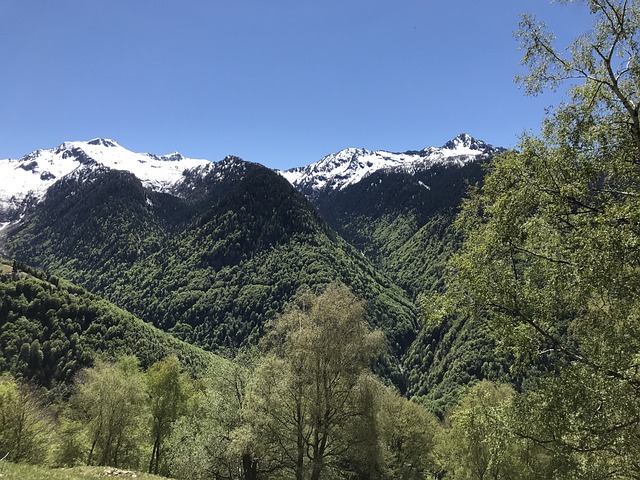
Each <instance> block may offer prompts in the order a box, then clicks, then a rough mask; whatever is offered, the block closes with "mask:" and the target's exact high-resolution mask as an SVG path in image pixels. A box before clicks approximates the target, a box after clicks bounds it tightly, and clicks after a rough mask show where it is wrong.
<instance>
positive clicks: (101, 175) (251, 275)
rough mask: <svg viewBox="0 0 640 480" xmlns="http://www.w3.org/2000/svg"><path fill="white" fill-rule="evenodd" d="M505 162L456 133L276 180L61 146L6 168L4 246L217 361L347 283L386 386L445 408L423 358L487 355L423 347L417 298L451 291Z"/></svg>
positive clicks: (429, 337) (95, 147)
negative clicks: (296, 301)
mask: <svg viewBox="0 0 640 480" xmlns="http://www.w3.org/2000/svg"><path fill="white" fill-rule="evenodd" d="M501 151H503V149H501V148H498V147H494V146H491V145H489V144H487V143H485V142H482V141H479V140H476V139H473V138H472V137H470V136H469V135H466V134H462V135H459V136H458V137H456V138H454V139H453V140H451V141H450V142H447V143H446V144H445V145H444V146H442V147H438V148H435V147H429V148H424V149H422V150H418V151H407V152H404V153H392V152H384V151H369V150H365V149H347V150H343V151H341V152H338V153H335V154H332V155H328V156H326V157H324V158H323V159H321V160H319V161H318V162H317V163H314V164H312V165H309V166H307V167H301V168H295V169H291V170H288V171H284V172H282V171H280V172H277V171H274V170H271V169H268V168H266V167H264V166H262V165H259V164H255V163H251V162H246V161H244V160H242V159H239V158H237V157H227V158H225V159H224V160H221V161H218V162H211V161H208V160H202V159H188V158H184V157H183V156H181V155H180V154H178V153H173V154H170V155H163V156H157V155H153V154H148V153H133V152H130V151H129V150H127V149H125V148H124V147H122V146H120V145H119V144H118V143H116V142H115V141H113V140H106V139H94V140H91V141H88V142H67V143H64V144H62V145H60V146H59V147H56V148H53V149H50V150H38V151H35V152H33V153H30V154H28V155H26V156H25V157H23V158H21V159H18V160H0V178H1V179H2V180H0V247H1V248H2V249H3V251H4V252H5V254H6V255H7V256H9V257H11V258H14V259H17V260H18V261H20V262H24V263H26V264H29V265H32V266H35V267H38V268H42V269H44V270H45V271H46V272H47V273H48V274H53V275H57V276H60V277H63V278H67V279H69V280H71V281H73V282H75V283H77V284H79V285H81V286H82V287H84V288H86V289H88V290H89V291H91V292H93V293H96V294H100V295H102V296H104V297H106V298H107V299H108V300H109V301H111V302H113V303H114V304H116V305H117V306H119V307H121V308H124V309H126V310H128V311H130V312H131V313H133V314H134V315H136V316H138V317H139V318H141V319H143V320H146V321H147V322H149V323H152V324H153V325H155V326H157V327H159V328H161V329H162V330H165V331H168V332H170V333H172V334H173V335H174V336H176V337H178V338H180V339H182V340H186V341H188V342H190V343H192V344H195V345H198V346H201V347H204V348H206V349H209V350H214V351H215V350H218V349H220V348H231V349H235V348H239V347H241V346H243V345H247V344H251V343H256V342H257V340H258V339H259V338H260V337H261V336H262V334H263V333H264V329H265V326H266V324H267V323H268V322H269V321H270V320H272V319H273V318H275V317H276V316H277V315H278V314H279V313H281V312H282V311H283V309H284V307H285V305H286V303H287V302H289V301H290V300H292V299H293V298H294V297H295V296H296V295H297V293H298V292H299V291H300V290H301V289H308V288H310V289H315V290H318V289H321V288H323V286H325V285H327V284H328V283H331V282H336V281H337V282H341V283H344V284H346V285H348V286H349V287H350V288H351V289H352V290H353V291H354V293H356V295H358V296H360V297H361V298H363V299H364V300H365V301H366V305H367V312H368V315H369V320H370V322H371V324H372V326H374V327H377V328H381V329H382V330H383V331H385V333H386V335H387V339H388V344H389V348H388V351H387V354H386V355H385V357H384V359H383V360H382V361H381V362H380V364H379V365H378V371H379V372H380V373H381V374H383V375H385V376H387V377H388V378H390V379H391V380H393V381H394V383H396V384H397V385H398V386H400V387H401V388H403V389H406V390H407V391H408V392H409V393H413V394H416V393H417V394H420V395H423V394H425V392H427V391H428V392H430V393H433V392H436V394H437V391H438V390H437V389H438V388H440V387H439V383H438V379H437V378H439V377H436V376H434V375H431V376H429V372H428V369H429V368H430V365H431V364H432V363H433V362H427V361H423V360H421V358H422V357H421V355H422V354H421V352H422V351H423V350H424V349H423V348H422V347H419V345H423V346H424V345H428V346H429V348H431V349H432V350H433V349H435V350H434V351H433V352H432V354H435V355H438V358H439V359H440V361H439V362H437V364H438V365H439V368H442V365H443V364H445V365H446V364H447V360H446V359H447V355H448V352H458V353H459V352H460V349H461V348H462V349H463V350H464V348H465V347H464V346H463V347H461V346H460V345H459V344H457V343H456V342H457V340H456V339H458V338H464V339H465V340H464V341H465V342H467V341H468V339H469V338H470V337H471V338H475V339H476V340H478V339H480V340H479V341H480V343H482V344H483V345H486V342H485V341H484V340H483V338H484V337H483V332H482V331H479V330H477V329H474V330H473V331H471V332H470V331H468V330H465V329H463V328H458V327H459V326H458V327H456V328H453V329H447V330H446V331H442V330H438V331H437V332H435V333H434V332H432V331H429V332H425V331H424V329H423V327H422V326H421V322H420V308H419V298H420V296H421V295H422V294H425V293H428V292H429V291H432V290H437V289H439V288H442V269H443V266H444V263H445V262H446V259H447V258H448V256H449V255H450V254H451V253H452V252H453V251H454V250H455V248H456V245H457V236H456V234H455V231H454V230H453V229H452V226H451V225H452V222H453V219H454V218H455V215H456V212H457V209H458V207H459V205H460V202H461V200H462V198H463V197H464V195H465V192H466V188H467V185H468V184H469V183H476V182H481V181H482V176H483V167H482V166H483V165H484V164H485V163H487V162H489V161H490V159H491V158H492V157H493V156H494V155H496V154H498V153H500V152H501ZM436 334H437V335H439V336H442V335H445V334H446V335H447V337H446V338H447V342H444V343H442V345H441V346H438V345H439V344H438V343H437V342H436V343H434V338H435V337H434V335H436ZM416 339H418V340H419V342H420V343H419V345H418V344H416V343H415V342H416ZM483 342H484V343H483ZM477 343H478V342H477V341H476V342H475V343H472V344H474V345H476V346H475V347H473V348H474V352H476V353H473V354H470V357H469V358H470V360H469V361H467V360H465V361H462V362H461V363H460V362H458V366H457V369H458V370H459V371H462V372H466V373H465V375H467V377H464V378H465V379H464V380H463V381H460V383H465V382H468V381H471V379H473V378H479V377H482V375H484V374H483V373H482V372H481V371H480V370H479V369H478V368H477V366H476V365H477V362H478V361H479V360H478V358H480V357H482V355H485V356H486V355H491V349H490V348H489V349H488V350H483V349H479V348H477ZM440 349H445V350H440ZM434 352H435V353H434ZM478 352H482V353H478ZM487 352H489V353H487ZM458 353H457V354H458ZM478 355H480V357H478ZM465 358H466V357H465ZM483 358H484V357H482V358H480V360H482V359H483ZM485 360H486V359H485ZM443 362H444V363H443ZM458 370H457V371H458ZM446 388H447V389H449V390H450V389H451V388H452V387H451V386H450V385H448V386H447V387H446ZM447 391H448V390H447Z"/></svg>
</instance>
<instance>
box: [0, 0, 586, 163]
mask: <svg viewBox="0 0 640 480" xmlns="http://www.w3.org/2000/svg"><path fill="white" fill-rule="evenodd" d="M523 12H533V13H536V14H537V15H538V17H539V18H541V19H545V20H546V21H547V23H548V24H549V25H550V26H551V27H552V28H553V29H554V30H556V31H558V32H560V33H561V35H559V36H566V38H572V37H573V36H574V35H575V34H577V33H579V32H581V31H582V30H584V29H585V27H586V26H587V25H588V19H587V17H586V14H585V12H584V7H581V6H577V5H575V4H570V5H560V4H558V3H555V4H551V5H550V4H549V2H548V1H547V0H55V1H54V0H0V95H1V97H0V158H18V157H21V156H22V155H24V154H26V153H28V152H30V151H32V150H35V149H38V148H52V147H55V146H57V145H59V144H60V143H62V142H64V141H72V140H89V139H91V138H95V137H105V138H112V139H114V140H116V141H118V142H119V143H120V144H121V145H122V146H124V147H126V148H128V149H130V150H133V151H137V152H151V153H156V154H165V153H170V152H173V151H179V152H181V153H182V154H183V155H185V156H189V157H195V158H207V159H210V160H220V159H222V158H223V157H224V156H225V155H228V154H233V155H238V156H240V157H242V158H244V159H245V160H250V161H254V162H260V163H262V164H264V165H267V166H270V167H274V168H289V167H293V166H301V165H307V164H309V163H312V162H314V161H317V160H319V159H320V158H321V157H322V156H324V155H326V154H329V153H332V152H335V151H338V150H340V149H343V148H347V147H363V148H368V149H385V150H391V151H405V150H412V149H421V148H423V147H426V146H440V145H442V144H444V143H445V142H446V141H448V140H449V139H451V138H453V137H454V136H456V135H457V134H459V133H461V132H466V133H469V134H471V135H473V136H474V137H476V138H479V139H482V140H485V141H487V142H489V143H492V144H494V145H500V146H506V147H511V146H515V144H516V143H517V140H518V135H519V134H520V133H522V132H523V131H524V130H530V131H533V132H536V131H537V130H538V127H539V125H540V120H541V119H542V118H543V116H544V109H545V107H547V106H549V105H551V104H554V103H556V102H557V98H555V97H554V96H552V95H545V96H542V97H537V98H530V97H525V96H524V94H523V92H522V91H521V90H520V89H519V88H518V86H517V85H516V84H515V83H514V82H513V77H514V76H515V75H517V74H518V73H522V72H523V69H522V67H521V66H520V58H521V52H518V51H517V48H518V45H517V42H516V41H515V39H514V38H513V32H514V31H515V30H516V29H517V25H518V21H519V16H520V14H521V13H523Z"/></svg>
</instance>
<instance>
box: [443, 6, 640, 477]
mask: <svg viewBox="0 0 640 480" xmlns="http://www.w3.org/2000/svg"><path fill="white" fill-rule="evenodd" d="M582 3H585V4H586V5H588V7H589V9H590V11H591V13H592V16H593V20H594V24H593V28H592V29H591V30H590V31H589V32H588V33H586V34H585V35H583V36H580V37H579V38H578V39H577V40H576V41H575V42H574V43H573V44H572V46H571V48H570V49H569V54H568V55H567V56H565V55H562V54H561V53H560V52H559V50H556V49H555V48H554V46H553V44H552V43H551V40H552V35H551V34H549V33H547V32H546V31H545V30H544V28H543V26H542V25H539V24H536V23H535V21H534V20H533V19H532V18H531V17H528V16H527V17H524V19H523V22H522V24H521V32H520V39H521V40H522V45H523V48H524V50H525V57H524V62H525V64H526V65H527V66H529V67H530V73H529V75H528V76H526V77H525V78H524V82H525V86H526V87H527V88H528V89H529V90H530V91H531V92H534V93H535V92H538V91H540V90H541V89H542V88H545V87H555V86H557V85H558V84H559V82H562V81H564V80H566V79H569V78H571V79H574V80H575V81H576V82H577V83H576V84H575V85H574V86H573V87H572V89H571V92H570V93H571V100H570V101H569V102H568V103H566V104H562V105H560V106H559V107H558V108H557V110H556V111H555V112H554V113H553V114H552V115H551V116H549V117H548V118H547V119H546V121H545V124H544V129H543V134H542V138H541V139H537V138H533V137H529V136H525V137H524V138H523V140H522V142H521V144H520V150H519V151H517V152H516V151H514V152H509V153H508V154H505V155H503V156H501V157H500V158H499V159H497V160H496V161H494V162H493V164H492V165H491V167H490V170H489V174H488V176H487V177H486V179H485V183H484V186H483V188H482V190H481V191H480V192H479V193H478V194H476V195H475V196H474V197H473V198H472V200H470V201H469V202H467V204H466V205H465V207H464V209H463V213H462V216H461V219H460V225H461V226H462V227H463V229H464V231H465V239H464V247H463V250H462V252H461V253H460V254H459V255H457V256H456V257H455V259H454V261H453V263H452V266H453V269H454V274H453V277H452V279H451V281H450V292H453V293H452V297H454V298H455V302H456V305H457V308H458V310H459V311H465V312H467V313H469V314H470V315H475V316H476V317H484V316H486V317H487V318H488V319H489V322H490V325H491V327H492V329H494V331H495V334H496V338H498V339H499V341H500V342H501V344H502V345H503V346H505V347H507V348H509V349H510V351H511V352H512V353H513V355H514V356H515V358H516V359H517V360H518V361H519V364H520V365H526V364H527V363H529V364H538V365H539V364H543V365H546V366H547V369H548V370H551V371H552V372H551V373H549V374H548V375H545V376H543V377H542V378H541V379H540V380H539V381H536V382H532V383H531V384H530V385H529V389H528V390H527V392H526V393H525V394H524V395H523V396H522V397H521V399H520V400H521V401H522V402H523V403H522V405H526V407H525V406H522V407H521V409H520V412H521V413H522V414H523V416H524V418H525V420H524V422H523V423H522V424H521V425H520V429H519V432H520V434H521V435H522V436H526V437H528V438H531V439H534V440H535V441H536V442H537V443H538V444H540V445H544V446H545V448H547V449H548V450H549V451H552V452H555V454H556V455H557V456H559V457H560V456H561V457H562V458H564V459H565V466H566V467H567V469H568V470H567V473H564V474H562V475H561V474H558V478H611V477H612V476H615V477H616V478H636V477H637V476H638V474H639V473H640V469H639V466H638V464H637V461H636V460H635V458H636V457H635V455H636V449H637V444H638V440H637V439H638V432H639V429H640V416H639V415H638V410H637V397H638V393H639V392H640V377H638V372H637V365H638V355H639V354H640V340H639V339H640V331H639V330H638V329H639V325H640V323H639V322H638V317H639V312H640V303H638V302H639V300H638V299H639V298H640V296H638V291H639V289H640V276H639V275H638V272H639V267H640V265H639V257H638V255H637V246H638V238H639V233H640V203H639V201H638V199H639V198H640V188H639V187H640V170H639V165H640V162H639V161H638V158H639V154H640V127H639V125H640V123H639V121H638V110H639V109H640V107H639V105H640V98H639V97H638V89H637V85H638V84H639V82H640V64H638V58H639V57H638V48H639V46H638V45H639V43H638V35H639V33H638V32H640V6H638V4H637V3H636V2H628V1H599V0H592V1H588V2H587V1H585V2H582Z"/></svg>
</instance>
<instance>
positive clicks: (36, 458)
mask: <svg viewBox="0 0 640 480" xmlns="http://www.w3.org/2000/svg"><path fill="white" fill-rule="evenodd" d="M50 428H51V422H50V421H49V420H48V419H47V416H46V415H45V410H44V408H43V407H42V405H41V404H40V402H39V401H38V400H37V398H36V396H35V395H34V394H33V393H31V392H30V391H29V389H28V388H27V387H26V386H24V385H20V384H18V382H16V381H15V380H14V379H13V378H11V377H9V376H7V375H2V376H0V458H7V459H9V460H10V461H13V462H30V463H41V462H43V461H44V460H45V459H46V453H47V445H48V442H49V441H50V440H51V438H50V436H49V434H48V432H49V431H50Z"/></svg>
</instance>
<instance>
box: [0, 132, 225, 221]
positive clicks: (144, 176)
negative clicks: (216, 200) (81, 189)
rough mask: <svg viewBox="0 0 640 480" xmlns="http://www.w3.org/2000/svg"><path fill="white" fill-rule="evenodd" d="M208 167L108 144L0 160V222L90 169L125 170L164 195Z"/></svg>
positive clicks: (202, 162)
mask: <svg viewBox="0 0 640 480" xmlns="http://www.w3.org/2000/svg"><path fill="white" fill-rule="evenodd" d="M213 165H214V164H213V163H212V162H210V161H209V160H203V159H190V158H185V157H183V156H182V155H180V154H179V153H177V152H176V153H171V154H169V155H162V156H157V155H153V154H149V153H134V152H131V151H130V150H127V149H126V148H124V147H122V146H121V145H119V144H118V143H117V142H115V141H113V140H109V139H103V138H96V139H93V140H90V141H88V142H80V141H79V142H65V143H63V144H62V145H60V146H59V147H57V148H52V149H49V150H36V151H35V152H33V153H30V154H28V155H25V156H24V157H22V158H20V159H7V160H0V222H3V223H6V222H11V221H15V220H17V218H18V217H19V215H20V213H21V212H23V211H24V210H25V208H27V207H28V205H32V204H34V203H37V202H39V201H41V200H42V199H43V198H44V196H45V194H46V192H47V190H48V189H49V187H51V185H53V184H54V183H55V182H56V181H58V180H60V179H62V178H65V177H67V176H74V175H75V176H77V177H78V178H80V177H81V176H83V174H84V175H86V174H87V171H91V170H94V169H96V168H97V169H101V168H103V169H105V168H106V169H112V170H125V171H128V172H131V173H132V174H134V175H135V176H136V177H138V178H139V179H140V181H141V182H142V184H143V185H144V186H145V187H146V188H149V189H151V190H154V191H158V192H170V191H172V190H174V189H175V188H176V185H178V184H179V183H181V182H182V181H184V179H185V176H186V173H187V172H189V171H191V170H195V169H197V170H198V171H199V174H200V175H206V173H208V171H209V170H210V169H211V168H212V166H213Z"/></svg>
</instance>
